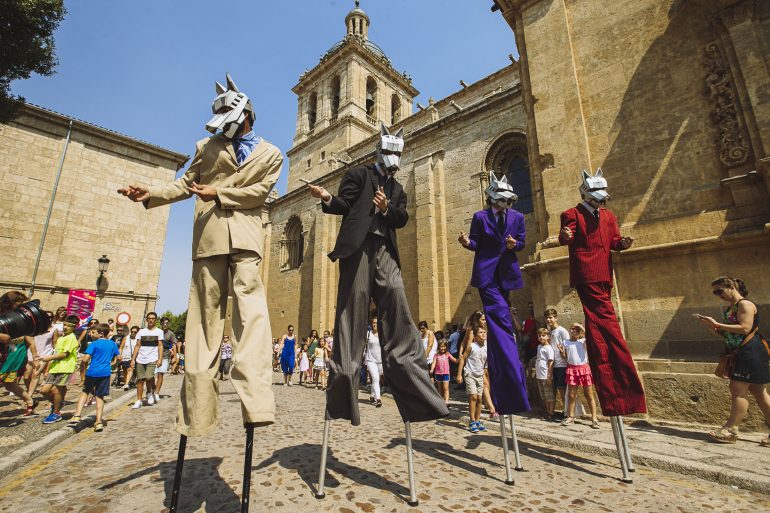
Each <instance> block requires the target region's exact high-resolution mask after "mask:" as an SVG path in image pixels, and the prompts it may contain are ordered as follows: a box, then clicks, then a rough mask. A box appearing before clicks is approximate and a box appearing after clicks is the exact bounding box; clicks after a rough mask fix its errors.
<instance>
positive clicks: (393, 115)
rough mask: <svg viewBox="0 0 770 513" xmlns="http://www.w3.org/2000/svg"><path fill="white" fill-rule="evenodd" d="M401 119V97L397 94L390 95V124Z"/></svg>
mask: <svg viewBox="0 0 770 513" xmlns="http://www.w3.org/2000/svg"><path fill="white" fill-rule="evenodd" d="M399 121H401V98H399V97H398V95H397V94H394V95H393V96H391V97H390V124H391V125H395V124H396V123H398V122H399Z"/></svg>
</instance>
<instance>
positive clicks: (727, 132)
mask: <svg viewBox="0 0 770 513" xmlns="http://www.w3.org/2000/svg"><path fill="white" fill-rule="evenodd" d="M706 66H707V67H708V70H709V72H708V75H706V89H707V91H708V94H709V97H710V99H711V100H712V102H713V103H714V110H713V111H712V112H711V116H712V119H713V120H714V122H715V123H716V125H717V126H718V127H719V136H718V137H717V147H718V148H719V160H720V162H722V164H724V165H725V166H726V167H728V168H729V167H736V166H740V165H741V164H745V163H746V162H747V161H748V159H749V155H750V154H751V148H750V147H749V144H748V142H747V137H746V135H745V133H744V132H743V128H742V126H741V122H740V119H739V118H738V106H737V101H736V93H735V86H734V85H733V77H732V74H731V73H730V68H729V66H728V64H727V62H726V60H725V57H724V55H723V54H722V50H720V48H719V46H718V45H717V43H715V42H712V43H709V44H708V45H707V46H706Z"/></svg>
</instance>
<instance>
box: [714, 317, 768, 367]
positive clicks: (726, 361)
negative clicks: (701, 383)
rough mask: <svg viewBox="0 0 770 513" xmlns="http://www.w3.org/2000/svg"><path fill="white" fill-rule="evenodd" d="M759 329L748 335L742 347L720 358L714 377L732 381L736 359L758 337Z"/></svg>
mask: <svg viewBox="0 0 770 513" xmlns="http://www.w3.org/2000/svg"><path fill="white" fill-rule="evenodd" d="M757 329H758V328H754V329H753V330H752V331H751V333H749V334H748V335H746V338H744V339H743V342H741V345H739V346H738V347H736V348H735V349H733V350H732V351H730V352H729V353H726V354H723V355H722V356H720V357H719V362H718V363H717V368H716V369H714V375H715V376H716V377H718V378H724V379H730V378H731V377H732V375H733V371H734V370H735V358H736V355H737V354H738V350H739V349H740V348H742V347H743V346H745V345H746V344H748V343H749V341H751V339H752V338H754V335H756V333H757Z"/></svg>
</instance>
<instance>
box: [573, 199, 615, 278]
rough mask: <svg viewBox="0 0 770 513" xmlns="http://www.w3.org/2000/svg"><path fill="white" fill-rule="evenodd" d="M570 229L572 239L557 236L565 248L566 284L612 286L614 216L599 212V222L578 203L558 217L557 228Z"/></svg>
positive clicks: (603, 210) (609, 213)
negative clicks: (567, 261) (567, 268)
mask: <svg viewBox="0 0 770 513" xmlns="http://www.w3.org/2000/svg"><path fill="white" fill-rule="evenodd" d="M565 226H566V227H568V228H569V229H570V230H572V239H571V240H566V239H564V237H562V235H561V233H559V243H560V244H561V245H562V246H563V245H567V246H569V285H570V287H575V286H577V285H582V284H584V283H610V284H611V283H612V255H611V253H610V251H611V250H615V251H620V249H621V248H620V240H621V236H620V230H618V221H617V220H616V219H615V214H613V213H612V211H611V210H607V209H606V208H600V209H599V220H598V221H597V220H596V218H595V217H594V216H593V214H591V213H590V212H589V211H588V209H586V208H585V207H584V206H583V205H582V204H579V205H578V206H577V207H575V208H571V209H569V210H567V211H565V212H562V214H561V227H562V228H564V227H565Z"/></svg>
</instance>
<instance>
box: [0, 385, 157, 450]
mask: <svg viewBox="0 0 770 513" xmlns="http://www.w3.org/2000/svg"><path fill="white" fill-rule="evenodd" d="M113 377H114V375H113ZM75 379H76V381H75V382H74V383H73V384H72V385H70V386H69V387H67V395H66V396H65V401H64V405H63V407H62V416H63V417H64V420H63V422H57V423H55V424H43V419H44V418H45V417H46V415H48V413H49V412H50V411H51V410H50V408H51V403H50V402H48V401H47V400H46V399H45V398H43V396H42V395H41V394H40V393H39V392H37V393H35V394H34V396H33V399H35V400H36V401H39V403H40V405H39V406H38V407H37V408H36V409H35V413H34V414H33V415H31V416H29V417H24V416H22V413H23V412H24V403H23V401H21V400H20V399H19V398H18V397H14V396H12V395H10V394H9V393H8V391H7V390H5V389H3V388H0V458H2V457H3V456H7V455H8V454H9V453H11V452H13V451H15V450H16V449H18V448H20V447H22V446H24V445H25V444H28V443H30V442H33V441H35V440H39V439H41V438H43V437H44V436H45V435H47V434H48V433H51V432H53V431H56V430H57V429H61V427H62V426H64V425H66V424H67V420H68V419H69V418H70V417H71V416H72V415H74V414H75V410H76V409H77V402H78V398H79V397H80V391H81V387H80V384H79V383H78V381H79V378H75ZM38 390H40V388H38ZM126 393H131V394H135V393H136V390H133V389H132V390H131V391H130V392H124V391H123V389H121V388H113V387H110V395H109V397H106V398H105V401H106V402H108V403H109V402H110V401H114V400H116V399H118V398H119V397H122V396H123V394H126ZM166 393H167V392H166V391H165V390H163V394H164V395H165V394H166ZM95 408H96V407H95V406H87V407H85V408H84V409H83V415H84V416H87V415H92V414H93V413H94V411H95Z"/></svg>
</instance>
